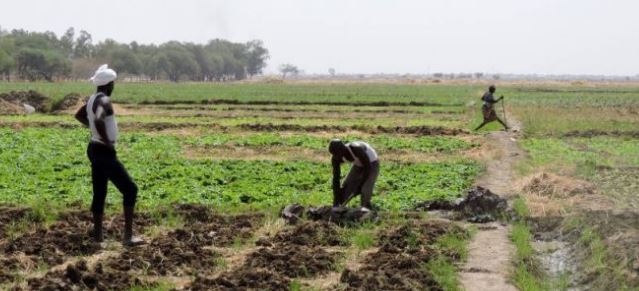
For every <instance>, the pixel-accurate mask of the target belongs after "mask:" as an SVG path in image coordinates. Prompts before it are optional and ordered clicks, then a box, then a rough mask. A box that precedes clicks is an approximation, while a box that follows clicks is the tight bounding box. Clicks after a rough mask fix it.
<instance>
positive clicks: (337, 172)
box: [331, 156, 342, 194]
mask: <svg viewBox="0 0 639 291" xmlns="http://www.w3.org/2000/svg"><path fill="white" fill-rule="evenodd" d="M331 164H332V165H333V194H339V193H340V191H341V188H340V185H339V184H340V178H341V175H342V174H341V167H340V166H341V164H342V159H341V158H340V157H337V156H333V158H332V159H331Z"/></svg>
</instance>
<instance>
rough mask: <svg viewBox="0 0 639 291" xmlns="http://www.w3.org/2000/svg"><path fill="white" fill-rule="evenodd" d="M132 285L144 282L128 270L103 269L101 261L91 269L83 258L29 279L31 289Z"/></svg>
mask: <svg viewBox="0 0 639 291" xmlns="http://www.w3.org/2000/svg"><path fill="white" fill-rule="evenodd" d="M132 285H144V284H143V282H141V281H140V280H139V279H137V278H134V277H133V275H131V274H128V273H126V272H119V271H117V270H103V266H102V264H100V263H98V264H97V265H96V266H95V268H94V269H93V270H90V269H89V268H88V267H87V263H86V261H83V260H81V261H79V262H78V263H75V264H70V265H69V266H67V268H66V269H65V270H61V271H53V272H48V273H47V274H46V275H45V276H44V277H42V278H32V279H29V280H28V286H29V290H100V291H102V290H105V291H106V290H128V289H129V288H130V287H131V286H132ZM149 286H150V285H149Z"/></svg>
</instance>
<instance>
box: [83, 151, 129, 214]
mask: <svg viewBox="0 0 639 291" xmlns="http://www.w3.org/2000/svg"><path fill="white" fill-rule="evenodd" d="M87 156H89V161H91V177H92V179H93V203H92V204H91V211H92V212H93V213H97V214H101V213H104V202H105V200H106V195H107V185H108V182H109V180H111V182H112V183H113V184H114V185H115V187H117V188H118V190H120V192H122V195H124V199H123V204H124V207H133V206H135V201H136V199H137V195H138V187H137V186H136V185H135V183H134V182H133V179H131V176H129V173H127V171H126V169H125V168H124V165H122V163H120V161H118V157H117V154H116V152H115V149H113V148H112V147H109V146H106V145H103V144H100V143H94V142H91V143H89V147H88V148H87Z"/></svg>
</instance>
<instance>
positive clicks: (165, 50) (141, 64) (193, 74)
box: [0, 28, 269, 82]
mask: <svg viewBox="0 0 639 291" xmlns="http://www.w3.org/2000/svg"><path fill="white" fill-rule="evenodd" d="M268 58H269V52H268V50H267V49H266V48H265V47H264V44H263V43H262V41H260V40H253V41H249V42H246V43H234V42H230V41H228V40H223V39H214V40H211V41H209V42H208V43H206V44H196V43H190V42H178V41H169V42H166V43H163V44H159V45H156V44H139V43H137V42H135V41H134V42H131V43H129V44H126V43H118V42H116V41H115V40H112V39H107V40H104V41H101V42H97V43H94V42H93V39H92V36H91V34H90V33H88V32H86V31H84V30H81V31H80V32H79V33H76V31H75V29H74V28H69V29H68V30H67V31H66V32H65V33H64V34H63V35H61V36H60V37H58V36H57V35H56V34H55V33H53V32H49V31H47V32H31V31H26V30H22V29H14V30H12V31H10V32H9V31H6V30H2V29H1V28H0V80H1V79H4V80H11V79H12V78H13V79H20V80H29V81H37V80H47V81H54V80H63V79H76V80H77V79H86V78H87V77H88V76H90V75H91V74H92V73H93V72H94V71H95V69H96V68H97V67H98V66H99V65H101V64H104V63H108V64H109V66H110V67H112V68H114V69H115V70H116V71H117V72H118V73H119V74H121V75H124V76H127V77H130V78H133V79H139V80H151V81H154V80H170V81H174V82H178V81H180V80H191V81H231V80H243V79H246V78H248V77H251V76H254V75H258V74H261V73H262V69H263V68H264V67H265V66H266V60H267V59H268Z"/></svg>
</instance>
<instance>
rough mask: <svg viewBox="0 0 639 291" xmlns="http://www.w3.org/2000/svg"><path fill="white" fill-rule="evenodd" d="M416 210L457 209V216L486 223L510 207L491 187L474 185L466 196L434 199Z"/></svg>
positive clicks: (418, 206) (416, 207) (417, 206)
mask: <svg viewBox="0 0 639 291" xmlns="http://www.w3.org/2000/svg"><path fill="white" fill-rule="evenodd" d="M415 209H416V210H420V211H431V210H446V211H456V212H457V213H456V215H455V216H456V218H458V219H466V220H468V221H471V222H478V223H484V222H489V221H494V220H496V217H498V216H499V215H501V214H502V213H504V212H505V211H506V210H507V209H508V203H507V201H506V199H504V198H501V197H499V195H497V194H495V193H493V192H492V191H490V190H489V189H486V188H483V187H479V186H476V187H473V188H471V189H470V190H468V192H467V193H466V197H464V198H461V199H457V200H454V201H448V200H434V201H426V202H423V203H419V204H418V205H416V206H415Z"/></svg>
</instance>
